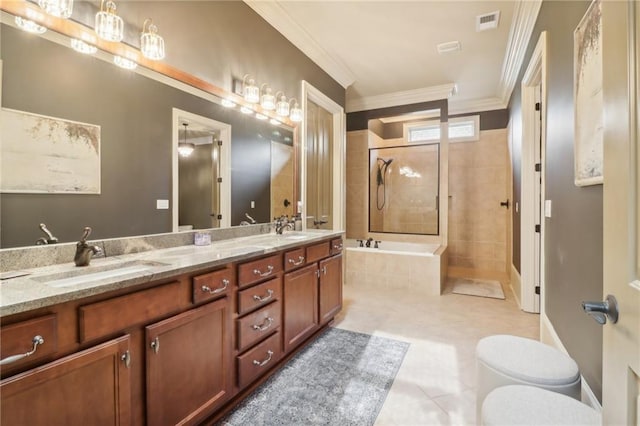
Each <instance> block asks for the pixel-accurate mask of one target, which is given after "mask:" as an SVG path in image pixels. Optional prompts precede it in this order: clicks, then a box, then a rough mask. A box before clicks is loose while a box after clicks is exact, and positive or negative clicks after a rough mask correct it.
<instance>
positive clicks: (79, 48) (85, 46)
mask: <svg viewBox="0 0 640 426" xmlns="http://www.w3.org/2000/svg"><path fill="white" fill-rule="evenodd" d="M71 48H72V49H73V50H75V51H76V52H80V53H83V54H85V55H93V54H94V53H96V52H97V51H98V48H97V47H95V46H93V45H91V44H89V43H87V42H84V41H82V40H79V39H77V38H72V39H71Z"/></svg>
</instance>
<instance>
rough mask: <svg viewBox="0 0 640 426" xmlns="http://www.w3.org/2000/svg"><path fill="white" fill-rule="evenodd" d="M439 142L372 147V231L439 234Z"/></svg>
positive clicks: (370, 192) (370, 185)
mask: <svg viewBox="0 0 640 426" xmlns="http://www.w3.org/2000/svg"><path fill="white" fill-rule="evenodd" d="M439 153H440V145H439V144H437V143H434V144H419V145H418V144H416V145H403V146H392V147H384V148H371V149H369V232H384V233H396V234H421V235H438V233H439V229H438V228H439V227H438V222H439V220H438V197H439V185H440V180H439V173H440V172H439Z"/></svg>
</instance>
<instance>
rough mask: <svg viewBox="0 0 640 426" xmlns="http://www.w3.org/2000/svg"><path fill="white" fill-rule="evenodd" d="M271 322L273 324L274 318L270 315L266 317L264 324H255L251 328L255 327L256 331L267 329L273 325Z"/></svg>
mask: <svg viewBox="0 0 640 426" xmlns="http://www.w3.org/2000/svg"><path fill="white" fill-rule="evenodd" d="M271 324H273V318H271V317H269V318H265V319H264V322H263V323H262V324H254V325H252V326H251V328H253V329H254V330H255V331H265V330H266V329H268V328H269V327H271Z"/></svg>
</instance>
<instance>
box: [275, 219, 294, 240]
mask: <svg viewBox="0 0 640 426" xmlns="http://www.w3.org/2000/svg"><path fill="white" fill-rule="evenodd" d="M273 224H274V225H275V227H276V234H279V235H282V232H283V231H284V230H285V228H288V229H292V228H291V222H290V221H289V217H288V216H285V215H282V216H280V217H279V218H277V219H275V221H274V223H273Z"/></svg>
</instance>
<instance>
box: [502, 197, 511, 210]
mask: <svg viewBox="0 0 640 426" xmlns="http://www.w3.org/2000/svg"><path fill="white" fill-rule="evenodd" d="M500 206H501V207H506V208H507V210H509V199H508V198H507V201H500Z"/></svg>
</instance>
